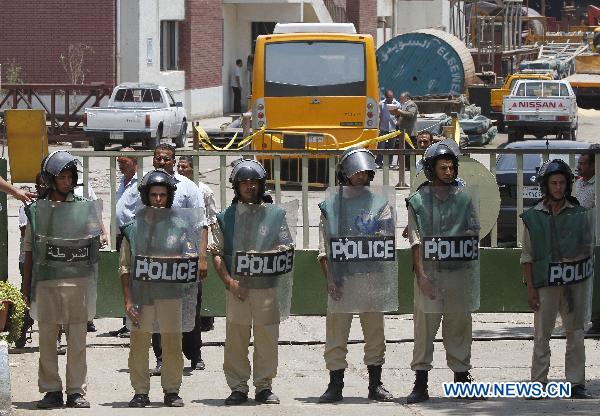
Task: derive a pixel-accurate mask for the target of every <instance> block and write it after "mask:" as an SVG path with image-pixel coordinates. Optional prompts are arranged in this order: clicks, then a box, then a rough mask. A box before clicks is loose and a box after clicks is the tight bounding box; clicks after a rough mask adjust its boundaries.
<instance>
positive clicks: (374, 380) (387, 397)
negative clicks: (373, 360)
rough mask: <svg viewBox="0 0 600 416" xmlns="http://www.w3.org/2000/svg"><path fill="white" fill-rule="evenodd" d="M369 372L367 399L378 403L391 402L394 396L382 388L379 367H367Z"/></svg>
mask: <svg viewBox="0 0 600 416" xmlns="http://www.w3.org/2000/svg"><path fill="white" fill-rule="evenodd" d="M367 370H369V399H370V400H375V401H378V402H393V401H394V396H392V394H391V393H390V392H389V391H387V390H386V389H385V387H383V383H382V382H381V366H380V365H368V366H367Z"/></svg>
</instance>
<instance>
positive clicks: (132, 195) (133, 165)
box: [108, 147, 141, 338]
mask: <svg viewBox="0 0 600 416" xmlns="http://www.w3.org/2000/svg"><path fill="white" fill-rule="evenodd" d="M121 151H122V152H133V151H134V149H132V148H131V147H124V148H123V149H121ZM117 164H118V165H119V171H121V173H122V174H123V177H122V178H121V180H120V181H119V187H118V188H117V194H116V199H117V203H116V210H117V247H116V248H117V251H119V250H121V242H122V241H123V235H122V234H121V227H122V226H123V225H125V224H127V223H129V222H131V221H132V220H133V218H134V217H135V211H136V210H137V208H138V206H139V205H140V203H141V202H140V192H139V191H138V180H137V158H135V157H133V156H119V157H118V158H117ZM108 333H109V334H110V335H112V336H113V337H120V338H128V337H129V330H128V329H127V326H125V318H123V326H122V327H121V328H120V329H117V330H116V331H109V332H108Z"/></svg>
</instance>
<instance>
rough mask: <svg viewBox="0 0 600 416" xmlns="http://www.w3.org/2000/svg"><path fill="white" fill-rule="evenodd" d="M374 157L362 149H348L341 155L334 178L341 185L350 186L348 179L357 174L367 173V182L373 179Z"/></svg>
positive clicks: (375, 167)
mask: <svg viewBox="0 0 600 416" xmlns="http://www.w3.org/2000/svg"><path fill="white" fill-rule="evenodd" d="M376 169H377V165H376V164H375V156H373V153H371V152H370V151H369V150H367V149H365V148H363V147H350V148H348V149H346V151H344V153H342V156H341V157H340V161H339V162H338V164H337V166H336V177H337V179H338V181H339V183H340V184H341V185H350V177H351V176H352V175H354V174H356V173H358V172H368V174H369V182H371V181H372V180H373V178H374V177H375V170H376Z"/></svg>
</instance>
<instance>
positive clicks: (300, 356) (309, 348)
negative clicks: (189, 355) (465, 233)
mask: <svg viewBox="0 0 600 416" xmlns="http://www.w3.org/2000/svg"><path fill="white" fill-rule="evenodd" d="M119 324H120V321H119V320H117V319H102V320H97V321H96V325H97V327H98V329H99V332H98V333H96V334H90V335H89V336H88V398H89V399H90V401H91V403H92V408H91V409H90V410H85V411H75V410H67V411H65V410H56V411H49V412H44V414H48V415H59V414H61V415H62V414H71V415H85V414H89V415H113V414H114V415H124V414H127V415H129V414H132V415H136V414H144V415H146V414H159V413H160V414H164V413H165V410H164V409H163V408H162V407H161V401H162V394H161V388H160V380H159V379H158V378H156V377H153V378H152V384H151V393H150V397H151V400H152V402H153V403H152V408H151V409H149V410H145V411H142V410H136V409H124V407H126V406H127V402H128V401H129V399H131V396H132V395H133V392H132V390H131V386H130V384H129V376H128V370H127V355H128V348H127V347H128V346H127V344H126V342H127V340H122V339H117V338H112V337H107V336H105V335H106V334H104V333H105V332H106V331H108V330H110V329H114V328H116V327H118V325H119ZM473 329H474V332H473V334H474V338H475V339H476V341H474V343H473V351H472V355H473V356H472V364H473V366H474V369H473V371H472V373H473V375H474V377H475V378H476V379H477V380H479V381H486V382H509V381H526V380H527V379H528V377H529V366H530V362H531V351H532V341H531V340H530V336H531V335H532V315H531V314H476V315H474V325H473ZM386 334H387V339H388V344H387V352H386V364H385V366H384V373H383V381H384V382H385V384H386V386H387V387H388V388H389V390H390V391H391V392H392V393H393V394H394V395H395V396H397V397H398V398H399V399H398V401H399V403H397V404H390V403H385V404H379V403H369V401H368V400H367V399H366V395H367V384H368V374H367V371H366V368H365V366H364V365H363V364H362V353H363V352H362V350H363V347H364V344H362V343H360V340H361V338H362V336H361V330H360V325H359V324H358V319H355V320H354V322H353V326H352V330H351V334H350V339H351V340H353V341H354V342H355V343H353V344H351V345H350V346H349V354H348V363H349V368H348V370H347V371H346V378H345V382H346V387H345V389H344V396H345V397H346V399H345V400H344V401H343V402H342V403H340V404H335V405H320V404H317V403H316V401H317V398H318V396H319V395H321V394H322V393H323V391H324V389H325V387H326V384H327V381H328V375H327V372H326V370H325V368H324V362H323V355H322V354H323V341H324V336H325V319H324V318H323V317H293V318H290V319H289V320H287V321H285V322H284V323H283V324H282V325H281V343H282V344H288V345H281V346H280V348H279V351H280V365H279V372H278V377H277V378H276V379H275V382H274V386H273V388H274V391H275V392H276V393H277V394H278V395H279V396H280V397H281V399H282V404H281V405H280V406H257V404H256V403H255V402H254V401H250V402H249V403H248V404H247V405H245V406H243V407H241V408H231V407H225V406H223V399H224V398H225V397H226V396H227V394H228V393H229V391H228V388H227V384H226V382H225V377H224V376H223V372H222V363H223V347H222V342H223V340H224V320H223V319H222V318H218V319H217V321H216V324H215V330H214V331H211V332H209V333H205V334H204V335H205V336H204V339H205V342H206V343H207V344H208V345H205V347H204V348H203V349H202V351H203V357H204V360H205V362H206V365H207V368H206V370H204V371H194V372H192V371H191V370H189V369H186V370H185V371H184V374H185V376H184V380H183V385H182V389H181V396H182V397H183V398H184V400H185V401H186V407H185V408H183V409H173V410H169V412H171V411H173V412H174V414H208V413H210V414H211V415H276V414H294V415H295V414H299V415H304V414H306V415H314V414H319V415H340V414H343V415H357V416H358V415H364V414H365V413H371V414H376V415H471V414H472V415H475V414H477V415H494V416H497V415H517V414H524V415H538V414H566V413H569V414H575V415H590V414H596V413H597V409H598V406H599V405H600V401H599V400H590V401H584V402H583V401H578V402H575V401H572V400H566V399H565V400H558V399H553V400H543V401H526V400H523V399H491V400H488V401H485V402H472V401H464V400H456V399H449V398H443V397H442V394H443V391H442V383H443V382H447V381H451V380H452V373H451V371H450V370H448V368H447V366H446V363H445V352H444V348H443V344H442V343H441V342H439V340H438V342H436V344H435V349H436V350H435V354H434V368H433V370H432V371H431V372H430V391H429V392H430V395H431V396H432V400H430V401H429V402H427V403H424V404H419V405H412V406H407V405H404V404H402V403H403V400H404V398H405V397H406V395H407V394H408V393H410V390H411V388H412V382H413V373H412V371H411V370H410V360H411V357H412V347H413V344H412V316H411V315H399V316H388V317H387V318H386ZM438 335H439V334H438ZM31 345H32V346H33V348H26V349H25V350H24V352H22V353H17V352H16V351H15V353H14V354H11V355H10V365H11V373H12V384H13V404H14V409H15V411H14V414H15V415H30V414H34V412H35V410H33V407H34V403H33V402H34V401H35V400H39V398H40V396H41V395H40V394H39V393H38V391H37V358H38V353H37V349H36V348H35V346H37V333H35V334H34V337H33V343H32V344H31ZM599 347H600V342H599V341H597V340H592V339H588V340H586V353H587V363H588V365H587V374H586V379H587V380H588V382H587V386H588V389H589V390H590V392H592V393H593V394H594V395H595V396H597V397H600V365H599V364H598V363H599V362H600V350H599ZM552 349H553V351H554V356H553V358H552V367H551V369H550V378H551V380H556V381H562V380H563V377H564V371H563V366H564V355H563V354H564V351H565V341H564V339H560V338H557V339H555V340H553V341H552ZM150 353H151V354H152V352H150ZM59 362H60V368H61V374H64V366H65V357H64V356H62V357H60V358H59ZM186 365H189V362H187V361H186ZM251 393H253V392H252V391H251ZM37 414H39V413H37Z"/></svg>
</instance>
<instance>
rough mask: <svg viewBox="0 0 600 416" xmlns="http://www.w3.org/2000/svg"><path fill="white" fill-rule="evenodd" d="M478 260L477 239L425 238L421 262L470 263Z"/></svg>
mask: <svg viewBox="0 0 600 416" xmlns="http://www.w3.org/2000/svg"><path fill="white" fill-rule="evenodd" d="M478 258H479V237H478V236H472V235H469V236H460V237H425V238H424V239H423V260H425V261H432V260H435V261H471V260H477V259H478Z"/></svg>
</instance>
